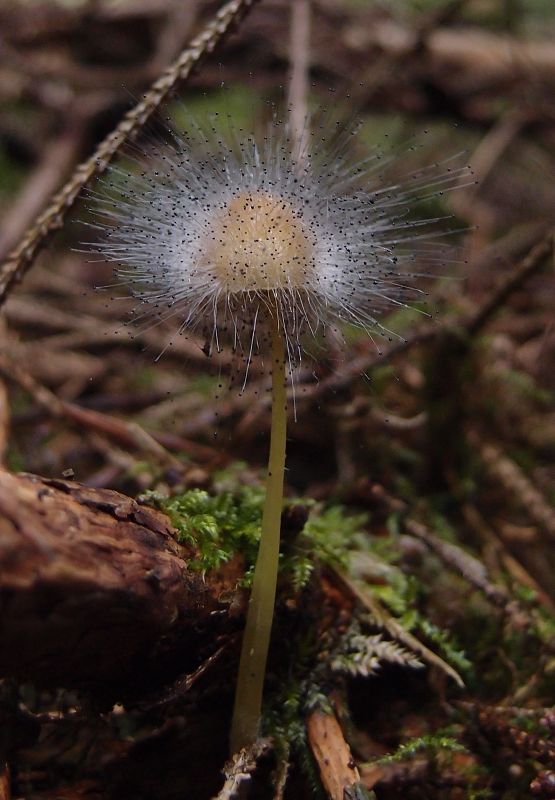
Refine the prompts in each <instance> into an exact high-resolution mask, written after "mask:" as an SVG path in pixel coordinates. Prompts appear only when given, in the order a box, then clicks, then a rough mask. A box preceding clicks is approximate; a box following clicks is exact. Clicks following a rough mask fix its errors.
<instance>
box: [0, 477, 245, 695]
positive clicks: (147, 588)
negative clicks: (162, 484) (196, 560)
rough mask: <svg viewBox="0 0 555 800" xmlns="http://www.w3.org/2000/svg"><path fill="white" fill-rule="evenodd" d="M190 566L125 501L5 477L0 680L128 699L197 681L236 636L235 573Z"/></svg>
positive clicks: (152, 521) (155, 514) (1, 483)
mask: <svg viewBox="0 0 555 800" xmlns="http://www.w3.org/2000/svg"><path fill="white" fill-rule="evenodd" d="M191 555H192V550H191V548H189V549H187V548H185V547H183V546H181V545H180V544H178V543H177V542H176V539H175V537H174V531H173V529H172V527H171V523H170V521H169V519H168V518H167V517H166V516H165V515H164V514H162V513H160V512H159V511H157V510H155V509H152V508H149V507H147V506H144V505H140V504H139V503H137V502H136V501H134V500H131V499H130V498H128V497H125V496H124V495H121V494H119V493H118V492H114V491H110V490H106V489H100V490H99V489H89V488H86V487H84V486H81V485H79V484H77V483H73V482H68V481H62V480H49V479H46V478H40V477H37V476H33V475H27V474H22V475H12V474H10V473H8V472H6V471H0V676H4V677H5V676H11V677H14V678H16V679H17V680H19V681H23V680H29V681H32V682H35V683H38V684H40V685H44V686H49V687H57V686H59V687H65V688H77V689H83V690H91V691H92V690H94V692H95V696H96V697H97V698H98V696H99V695H100V696H106V697H107V698H108V699H117V698H120V697H121V698H122V699H125V698H126V697H129V696H133V694H136V693H142V692H145V691H147V692H148V691H149V690H150V689H152V688H156V687H160V685H163V684H164V683H165V682H167V681H170V680H173V679H174V678H176V677H177V676H179V675H180V674H183V673H185V672H189V671H192V670H194V669H195V668H196V666H198V664H199V662H200V660H201V659H203V658H205V657H208V656H209V655H210V654H211V653H213V652H214V651H215V650H216V649H217V648H218V646H219V645H220V644H221V639H219V637H221V635H223V633H224V631H225V630H227V631H228V632H229V631H230V630H231V627H232V626H233V623H231V622H230V620H229V615H228V614H227V613H226V611H227V609H228V607H229V606H228V604H229V601H230V597H231V596H232V593H233V590H234V587H235V584H236V580H237V574H236V573H237V570H236V568H233V566H232V567H231V568H230V569H228V570H227V574H226V573H222V574H219V575H212V576H210V578H205V577H204V576H203V575H202V574H201V573H200V572H199V571H194V570H189V569H188V568H187V559H188V558H190V557H191ZM233 572H235V575H234V574H232V573H233ZM224 597H225V598H226V601H225V603H223V602H221V600H220V598H224Z"/></svg>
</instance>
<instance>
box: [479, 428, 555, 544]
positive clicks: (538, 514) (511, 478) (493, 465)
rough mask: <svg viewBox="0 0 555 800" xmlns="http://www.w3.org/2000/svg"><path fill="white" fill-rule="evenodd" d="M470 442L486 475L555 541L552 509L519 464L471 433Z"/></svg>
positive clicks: (553, 511) (553, 509)
mask: <svg viewBox="0 0 555 800" xmlns="http://www.w3.org/2000/svg"><path fill="white" fill-rule="evenodd" d="M469 441H470V444H471V445H472V447H473V448H474V449H475V450H477V452H478V453H479V455H480V458H481V459H482V462H483V464H484V467H485V468H486V471H487V472H488V473H489V475H491V477H492V478H494V479H495V480H497V481H499V483H501V485H502V486H503V487H504V488H505V490H506V491H507V492H508V493H509V494H510V495H511V497H514V498H516V499H517V501H518V502H519V504H520V505H521V506H522V508H523V509H525V510H526V511H527V513H528V515H529V517H530V518H531V519H532V520H533V521H534V522H535V523H536V524H537V525H540V526H541V527H542V528H543V530H544V531H545V532H546V533H547V534H548V536H549V538H550V539H552V540H555V508H553V507H552V506H551V505H550V504H549V503H548V501H547V500H546V498H545V497H544V496H543V494H542V493H541V492H540V491H538V489H536V487H535V486H534V484H533V483H532V481H531V480H530V479H529V478H528V477H527V475H525V474H524V472H523V471H522V470H521V468H520V467H519V466H518V464H515V462H514V461H513V460H512V459H510V458H508V456H507V455H505V453H503V452H502V450H500V449H499V448H498V447H496V446H495V445H494V444H492V443H491V442H484V441H482V439H481V437H480V436H479V435H478V434H477V433H474V432H471V433H470V434H469Z"/></svg>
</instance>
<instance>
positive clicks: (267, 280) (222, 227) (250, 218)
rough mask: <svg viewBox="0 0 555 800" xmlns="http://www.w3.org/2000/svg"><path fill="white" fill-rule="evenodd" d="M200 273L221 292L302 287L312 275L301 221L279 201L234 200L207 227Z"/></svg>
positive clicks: (249, 195)
mask: <svg viewBox="0 0 555 800" xmlns="http://www.w3.org/2000/svg"><path fill="white" fill-rule="evenodd" d="M211 229H212V230H211V233H212V235H210V232H207V233H208V235H207V237H206V238H207V244H206V246H205V248H204V252H203V259H202V261H201V264H200V265H199V268H200V269H201V270H202V269H206V270H207V271H208V272H209V273H210V274H212V275H213V276H214V278H215V279H216V280H217V281H218V283H219V285H220V287H221V288H222V289H223V290H224V291H226V292H232V293H235V292H251V291H253V292H256V291H272V290H279V289H293V288H300V287H303V286H306V285H307V283H308V284H310V281H311V279H312V277H313V274H314V270H315V263H314V247H313V244H312V242H311V238H310V234H309V232H308V231H307V229H306V227H305V225H304V224H303V221H302V218H301V215H300V213H299V212H297V211H295V210H294V209H293V207H292V205H291V204H290V203H289V202H288V201H287V200H285V199H284V198H282V197H280V196H279V195H278V196H272V195H270V194H268V193H267V192H264V191H243V192H240V193H239V194H237V195H236V196H235V197H234V198H233V199H232V200H230V202H229V203H228V204H227V205H226V206H225V208H224V209H223V210H222V211H221V212H220V213H219V214H218V215H217V217H216V219H215V220H214V221H213V222H212V223H211Z"/></svg>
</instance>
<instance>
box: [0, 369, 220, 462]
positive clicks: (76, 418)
mask: <svg viewBox="0 0 555 800" xmlns="http://www.w3.org/2000/svg"><path fill="white" fill-rule="evenodd" d="M0 373H2V374H3V375H4V376H5V377H7V378H8V379H9V380H12V381H15V382H16V383H17V384H18V385H19V386H21V387H22V388H23V389H25V390H26V391H27V392H29V394H30V395H31V396H32V397H33V399H34V400H35V402H36V403H37V404H38V405H39V406H40V407H41V408H43V409H45V410H46V411H47V412H48V413H49V414H50V415H51V416H53V417H54V418H56V419H69V420H71V421H72V422H73V423H76V424H77V425H79V426H82V427H84V428H86V429H87V430H91V431H94V432H96V433H100V434H104V435H106V436H109V437H110V438H112V439H115V440H116V441H118V442H120V443H123V444H124V445H126V446H127V447H131V448H133V449H136V450H138V451H139V452H142V453H145V454H146V455H147V456H148V457H149V458H151V459H152V460H153V461H154V462H155V463H157V464H159V465H160V466H162V467H163V468H165V469H174V470H177V472H178V474H181V473H182V472H183V471H184V469H185V465H184V464H183V462H181V461H180V460H179V459H178V458H176V456H174V455H173V454H172V453H170V452H169V450H167V449H166V447H164V445H163V444H162V443H161V442H160V441H158V439H157V438H155V437H154V436H152V435H151V434H150V433H148V432H147V431H145V430H144V429H143V428H141V426H140V425H139V424H138V423H137V422H133V421H131V422H129V421H127V420H123V419H118V418H117V417H112V416H110V415H109V414H103V413H102V412H100V411H94V410H92V409H88V408H82V407H81V406H78V405H76V404H75V403H70V402H68V401H67V400H60V399H59V398H58V397H56V395H55V394H54V393H53V392H51V391H50V390H49V389H47V388H46V387H45V386H41V385H40V384H39V383H37V381H35V379H34V378H33V377H32V376H31V375H30V374H29V373H28V372H26V371H25V370H23V369H22V368H21V367H19V366H18V365H17V364H15V363H14V362H13V361H12V360H11V359H10V358H8V356H6V355H3V354H0ZM160 438H161V439H164V436H163V435H161V436H160ZM174 442H177V443H178V444H179V446H180V448H181V449H183V450H184V451H186V452H189V453H190V454H191V455H194V456H195V457H197V458H200V459H203V460H211V459H213V458H214V451H213V450H212V449H211V448H209V447H207V446H206V445H202V444H198V443H197V442H193V441H191V440H189V439H185V438H183V437H174Z"/></svg>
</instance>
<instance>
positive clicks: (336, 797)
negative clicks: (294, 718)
mask: <svg viewBox="0 0 555 800" xmlns="http://www.w3.org/2000/svg"><path fill="white" fill-rule="evenodd" d="M306 727H307V733H308V741H309V744H310V749H311V751H312V754H313V756H314V758H315V759H316V762H317V764H318V769H319V770H320V777H321V779H322V785H323V786H324V788H325V790H326V793H327V795H328V797H329V798H331V800H345V797H346V796H348V795H347V794H346V792H347V791H348V790H349V789H352V788H353V787H356V786H357V784H359V783H360V775H359V771H358V769H357V767H356V764H355V762H354V760H353V756H352V755H351V751H350V749H349V745H348V744H347V742H346V741H345V737H344V736H343V731H342V730H341V726H340V724H339V722H338V721H337V719H336V717H335V715H334V714H328V713H325V712H324V711H318V710H315V711H312V712H311V713H310V714H309V716H308V719H307V721H306Z"/></svg>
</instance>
